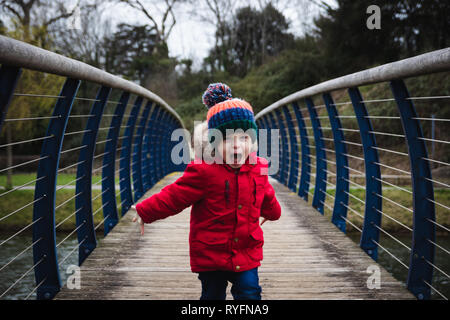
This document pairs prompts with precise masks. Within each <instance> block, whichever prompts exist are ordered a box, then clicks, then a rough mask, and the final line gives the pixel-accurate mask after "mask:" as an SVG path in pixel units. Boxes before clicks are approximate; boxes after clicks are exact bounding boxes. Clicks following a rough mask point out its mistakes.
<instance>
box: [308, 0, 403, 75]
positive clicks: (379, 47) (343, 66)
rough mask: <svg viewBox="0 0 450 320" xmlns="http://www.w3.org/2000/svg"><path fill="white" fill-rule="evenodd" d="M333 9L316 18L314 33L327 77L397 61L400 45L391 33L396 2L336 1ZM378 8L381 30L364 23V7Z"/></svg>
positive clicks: (387, 0) (394, 22)
mask: <svg viewBox="0 0 450 320" xmlns="http://www.w3.org/2000/svg"><path fill="white" fill-rule="evenodd" d="M337 3H338V7H337V8H336V9H332V8H329V9H328V10H327V12H326V13H325V14H323V15H321V16H320V17H319V18H317V19H316V20H315V25H316V27H317V30H316V32H315V35H316V36H317V37H318V38H319V43H320V46H321V48H322V50H323V51H324V53H325V57H326V62H327V70H329V76H330V77H336V76H340V75H343V74H348V73H351V72H355V71H359V70H361V69H365V68H368V67H370V66H373V65H376V64H379V63H386V62H389V61H394V60H398V58H399V53H400V46H399V44H398V42H397V41H396V39H395V38H394V36H393V34H392V30H394V29H395V28H396V21H395V18H394V16H395V12H396V8H395V3H393V2H392V1H389V0H381V1H380V0H379V1H372V0H361V1H352V0H337ZM372 4H376V5H378V6H379V7H380V8H381V29H374V30H370V29H368V28H367V26H366V20H367V18H368V15H367V14H366V9H367V7H368V6H369V5H372Z"/></svg>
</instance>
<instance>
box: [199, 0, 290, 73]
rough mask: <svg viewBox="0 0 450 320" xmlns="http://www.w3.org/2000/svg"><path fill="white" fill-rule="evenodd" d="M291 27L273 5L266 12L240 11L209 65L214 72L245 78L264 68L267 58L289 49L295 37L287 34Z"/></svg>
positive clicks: (224, 32)
mask: <svg viewBox="0 0 450 320" xmlns="http://www.w3.org/2000/svg"><path fill="white" fill-rule="evenodd" d="M288 28H289V23H288V21H287V20H286V18H285V17H284V16H283V14H282V13H281V12H279V11H278V10H277V9H276V8H275V7H273V6H272V4H270V3H269V4H268V5H267V6H266V7H265V8H264V9H263V10H262V11H258V10H255V9H252V8H251V7H244V8H240V9H239V10H238V11H237V12H236V15H235V16H234V18H233V20H232V21H231V22H227V23H225V24H224V26H223V28H222V30H221V32H222V33H223V35H218V33H217V32H216V37H219V36H220V37H221V42H220V43H219V44H218V45H217V46H215V47H214V48H213V49H212V50H211V52H210V55H209V57H208V58H207V60H206V62H207V63H208V64H209V65H210V67H211V69H212V70H224V71H226V72H228V73H230V74H232V75H237V76H241V77H242V76H245V74H247V73H248V71H250V69H251V68H253V67H257V66H260V65H262V64H263V63H264V62H265V60H266V59H267V57H272V56H275V55H277V54H279V53H280V52H281V51H282V50H283V49H285V48H287V47H289V46H290V45H291V44H292V41H293V35H291V34H290V33H288V32H287V30H288Z"/></svg>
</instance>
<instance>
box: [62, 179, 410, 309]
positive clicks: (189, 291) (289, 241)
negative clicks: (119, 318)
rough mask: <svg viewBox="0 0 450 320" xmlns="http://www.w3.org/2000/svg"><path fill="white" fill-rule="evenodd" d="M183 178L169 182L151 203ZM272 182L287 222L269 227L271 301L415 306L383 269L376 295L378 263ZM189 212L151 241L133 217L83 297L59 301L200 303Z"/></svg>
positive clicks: (108, 245)
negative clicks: (371, 280) (370, 284)
mask: <svg viewBox="0 0 450 320" xmlns="http://www.w3.org/2000/svg"><path fill="white" fill-rule="evenodd" d="M180 175H181V173H173V174H171V175H168V176H166V177H165V178H164V179H163V180H161V181H160V182H159V183H158V184H157V185H156V186H155V187H153V188H152V189H151V190H150V191H148V192H147V193H146V194H145V196H144V198H147V197H149V196H150V195H151V194H153V193H156V192H158V191H159V190H161V188H162V187H164V186H165V185H167V184H169V183H172V182H173V181H175V180H176V179H177V178H178V177H179V176H180ZM270 181H271V183H272V185H273V186H274V188H275V190H276V194H277V198H278V200H279V201H280V204H281V207H282V216H281V219H280V220H278V221H276V222H271V221H268V222H266V223H265V224H264V225H263V227H262V228H263V230H264V238H265V243H264V260H263V261H262V266H261V267H260V269H259V277H260V285H261V286H262V288H263V291H262V298H263V299H414V296H413V295H412V294H410V293H409V291H407V290H406V289H405V286H404V284H402V283H400V282H399V281H397V280H395V279H394V278H393V277H392V276H391V275H390V274H389V273H388V272H387V271H386V270H385V269H383V268H382V267H380V270H381V288H380V289H368V288H367V279H368V277H369V276H370V274H369V273H367V268H368V267H369V266H371V265H374V264H375V262H374V261H373V260H372V259H370V258H369V257H368V256H367V255H366V254H365V253H364V252H363V251H362V250H361V249H360V248H359V247H358V245H356V244H355V243H354V242H353V241H352V240H351V239H349V238H348V237H346V236H345V235H344V234H343V233H341V232H340V231H338V229H337V228H336V227H335V226H334V225H332V224H331V222H329V221H328V220H327V219H325V218H324V217H323V216H321V215H320V214H319V213H318V212H317V211H316V210H315V209H313V208H312V207H311V206H310V205H309V204H308V203H306V202H305V201H304V200H303V199H301V198H300V197H298V196H297V195H296V194H295V193H293V192H291V191H290V190H288V189H287V188H286V187H285V186H283V185H282V184H280V183H278V182H277V181H276V180H274V179H272V178H271V179H270ZM189 212H190V208H187V209H186V210H184V211H183V212H181V213H180V214H178V215H176V216H173V217H170V218H168V219H165V220H161V221H157V222H155V223H153V224H150V225H146V229H145V235H144V236H141V235H140V233H139V229H138V226H137V225H136V224H134V223H132V222H131V219H132V218H133V215H134V213H133V212H130V213H128V214H127V215H125V217H124V218H123V219H122V220H121V221H120V223H119V224H118V225H117V226H116V227H115V228H114V230H113V231H112V232H111V233H110V234H109V235H108V236H107V237H106V238H105V239H103V240H101V241H100V242H99V245H98V248H97V249H96V250H95V251H94V252H93V253H92V254H91V255H90V257H89V258H88V259H87V260H86V261H85V262H84V264H83V266H82V267H81V289H79V290H77V289H72V290H69V289H68V288H67V287H66V286H64V288H63V289H62V290H61V292H60V293H59V294H58V295H57V296H56V299H152V300H156V299H167V300H171V299H177V300H197V299H199V297H200V293H201V286H200V281H199V280H198V279H197V274H195V273H192V272H191V271H190V266H189V250H188V234H189ZM230 287H231V285H229V286H228V294H227V299H232V296H231V294H230V292H229V290H230Z"/></svg>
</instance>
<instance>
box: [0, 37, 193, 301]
mask: <svg viewBox="0 0 450 320" xmlns="http://www.w3.org/2000/svg"><path fill="white" fill-rule="evenodd" d="M0 64H1V69H0V132H1V130H2V128H3V127H4V125H5V121H6V122H8V121H13V120H14V121H16V120H18V121H26V120H33V119H8V118H7V114H8V108H9V106H10V104H11V101H12V100H13V98H14V97H15V96H19V95H23V96H29V97H38V96H40V97H49V98H50V96H48V95H47V96H46V95H44V94H41V93H36V92H35V93H31V94H28V93H18V92H16V91H15V88H16V86H17V83H18V81H19V80H20V76H21V73H22V70H23V69H27V70H32V71H34V72H42V73H46V74H52V75H57V76H60V77H64V78H65V83H64V85H63V88H62V90H61V92H60V93H59V95H55V96H53V97H52V98H54V99H56V105H55V107H54V109H53V114H52V115H51V116H48V117H47V116H46V117H36V118H35V119H43V118H45V119H48V120H49V124H48V126H47V133H46V136H45V137H43V138H38V139H31V140H28V141H19V142H13V143H10V144H5V145H2V146H1V148H7V147H11V146H12V145H17V144H27V143H32V142H35V141H37V140H38V141H42V147H41V150H42V151H41V155H40V157H39V158H38V159H37V160H33V161H31V162H38V170H37V177H36V179H35V180H34V181H31V182H29V183H27V184H26V185H23V186H19V187H14V188H13V190H9V191H6V192H2V193H0V197H2V196H5V195H7V194H10V193H11V192H14V191H17V190H20V189H23V188H25V187H30V186H33V184H34V186H35V196H34V201H32V202H31V203H29V204H27V205H26V206H25V207H22V208H19V209H17V210H14V211H13V212H12V213H10V214H7V215H6V216H4V217H1V218H0V221H2V220H4V219H7V218H9V217H11V216H13V215H15V214H20V212H21V211H22V210H23V209H24V208H26V207H31V206H33V208H34V209H33V220H32V222H31V223H30V224H29V225H27V226H26V227H24V228H23V229H22V230H19V232H17V233H16V234H15V235H18V234H20V233H21V232H23V231H26V230H27V229H31V228H32V231H33V238H32V244H31V245H30V246H29V247H28V249H32V250H33V263H32V264H31V266H32V267H31V269H29V270H28V271H27V272H26V273H25V274H23V275H22V276H21V277H20V278H19V279H18V280H17V281H16V282H14V283H13V284H12V285H11V286H9V287H7V289H6V290H5V291H4V292H0V297H4V296H6V295H7V294H8V292H9V291H10V290H11V289H13V288H14V286H15V285H16V284H17V283H18V282H19V281H20V280H21V279H22V278H23V277H25V276H27V275H28V274H30V273H31V272H32V271H33V270H34V273H35V281H36V286H35V288H34V290H33V291H32V292H31V293H30V294H29V295H28V296H27V298H28V297H29V296H30V295H31V294H33V293H34V292H36V296H37V298H38V299H51V298H53V297H54V296H55V295H56V294H57V292H58V291H59V290H60V288H61V271H60V267H61V264H62V262H63V261H64V260H66V259H67V258H68V257H69V255H68V256H66V257H64V259H62V260H61V261H58V249H57V247H58V246H59V245H61V243H62V242H63V241H64V240H66V239H67V238H68V237H69V236H71V235H72V234H73V235H75V234H76V235H77V238H78V244H77V245H76V246H75V248H74V249H73V250H72V252H70V254H72V253H73V252H76V251H78V254H79V255H78V261H79V264H81V263H83V261H84V260H85V259H86V258H87V257H88V256H89V254H90V253H91V252H92V251H93V250H94V249H95V247H96V245H97V240H96V230H97V229H98V228H99V227H100V226H101V225H103V227H104V234H105V235H107V234H108V232H109V231H111V229H112V228H114V226H115V225H116V224H117V222H118V221H119V219H120V216H122V215H124V214H125V213H126V212H127V211H128V209H129V208H130V207H131V205H132V204H133V203H135V202H136V201H138V199H139V198H140V197H142V196H143V195H144V193H145V192H146V191H147V190H149V189H150V188H151V187H152V186H153V185H154V184H155V183H156V182H157V181H158V180H159V179H161V178H162V177H164V176H165V175H167V174H168V173H170V172H173V171H183V170H184V168H185V165H186V164H183V163H182V164H180V165H175V164H173V163H171V159H170V157H165V158H164V161H161V159H160V157H161V153H160V152H166V153H167V152H168V150H170V148H171V146H173V145H174V143H177V142H174V141H171V132H172V131H173V130H175V129H178V128H180V129H184V125H183V122H182V120H181V118H180V117H179V116H178V114H177V113H176V112H175V110H174V109H173V108H172V107H170V106H169V105H168V104H167V103H166V102H165V101H164V100H162V99H161V98H160V97H159V96H157V95H155V94H154V93H152V92H151V91H149V90H147V89H145V88H143V87H141V86H139V85H137V84H135V83H132V82H130V81H127V80H124V79H122V78H120V77H117V76H114V75H111V74H109V73H107V72H105V71H102V70H99V69H97V68H94V67H92V66H89V65H87V64H85V63H82V62H80V61H76V60H73V59H69V58H67V57H63V56H61V55H58V54H56V53H53V52H49V51H46V50H43V49H40V48H37V47H35V46H32V45H29V44H26V43H23V42H20V41H17V40H14V39H10V38H7V37H3V36H0ZM81 84H84V85H85V86H86V87H89V86H95V87H99V89H98V93H97V96H96V97H92V98H91V97H78V96H77V93H78V89H79V88H80V85H81ZM112 91H114V92H115V94H116V95H117V94H119V95H120V98H119V99H118V101H115V100H111V96H112ZM75 101H87V102H88V103H91V108H90V112H89V114H87V115H81V116H80V115H71V112H72V111H73V109H74V108H75V107H73V105H74V102H75ZM109 105H111V106H113V107H114V109H113V110H112V111H111V112H110V114H105V110H106V108H107V107H108V106H109ZM141 107H142V109H143V112H142V113H140V112H139V111H140V109H141ZM130 109H131V111H128V113H127V111H126V110H130ZM139 114H141V116H140V117H139V119H138V116H139ZM156 115H157V117H156ZM72 118H84V119H86V126H85V128H84V130H81V129H83V128H80V131H77V132H70V133H69V132H66V128H67V126H68V124H69V123H70V120H71V119H72ZM103 118H104V119H105V120H106V121H108V122H109V123H110V124H109V127H105V128H101V127H100V123H101V121H102V119H103ZM161 128H162V129H161ZM100 131H101V132H102V134H103V133H104V134H105V135H107V136H106V139H104V140H101V141H99V139H98V137H99V136H100V135H101V133H100ZM73 134H81V135H82V139H81V140H82V142H81V145H80V146H79V147H76V148H71V149H68V150H64V151H62V146H63V141H64V137H65V136H67V135H73ZM189 140H190V139H189V137H185V139H184V142H185V143H188V144H189ZM99 145H104V152H103V153H102V154H98V155H95V151H96V147H98V146H99ZM119 145H120V148H119ZM70 152H79V156H78V161H77V162H76V163H75V164H72V165H70V166H67V167H65V168H59V162H60V158H61V155H62V154H63V153H64V154H67V153H70ZM118 152H120V153H119V154H117V153H118ZM155 152H157V156H154V153H155ZM101 158H103V159H102V161H101V166H100V167H98V168H96V169H94V165H95V163H96V162H97V161H98V160H101ZM29 162H30V161H29ZM27 163H28V162H27ZM27 163H22V164H19V165H15V166H10V167H7V168H5V169H2V170H1V171H2V172H5V171H7V170H12V169H14V168H18V167H21V166H25V165H27ZM69 168H72V169H76V179H75V180H73V181H71V182H70V183H68V184H66V185H65V186H62V187H57V177H58V173H59V172H62V171H65V170H67V169H69ZM100 171H101V173H102V175H101V180H100V181H99V182H97V183H94V184H93V181H92V177H93V175H94V174H95V173H97V172H98V173H100ZM116 175H118V176H119V179H120V180H119V181H118V184H119V186H120V190H119V191H118V192H116V187H115V184H116V181H115V176H116ZM143 179H145V180H143ZM73 183H76V185H75V195H74V196H73V197H71V198H69V199H67V200H65V201H64V202H63V203H61V204H58V205H55V194H56V192H57V191H58V190H61V189H63V188H64V187H68V186H70V185H73ZM99 184H101V185H100V186H99ZM98 187H101V193H100V194H99V195H97V196H96V197H95V198H94V197H93V196H92V190H93V188H98ZM119 194H120V203H118V202H119V201H116V200H117V199H116V198H117V197H118V196H119ZM99 197H101V200H102V205H101V206H100V207H99V208H97V209H96V210H95V211H94V209H93V202H94V200H95V199H97V198H99ZM70 201H75V212H74V213H73V214H72V215H71V216H69V217H68V218H66V219H69V218H70V217H75V218H76V219H75V220H76V228H75V230H73V231H72V232H71V233H70V234H69V236H67V237H66V239H64V240H63V241H61V242H59V243H58V244H57V240H56V232H55V230H56V227H58V226H59V225H61V224H62V223H64V221H62V222H61V223H58V225H57V226H55V211H56V210H57V209H58V208H60V207H61V206H64V205H66V204H67V203H69V202H70ZM100 210H101V211H103V220H102V221H101V222H100V223H99V224H98V225H94V216H96V217H98V215H99V211H100ZM119 210H121V214H119ZM15 235H13V236H12V237H9V238H8V239H6V240H4V241H2V243H1V244H0V246H6V245H7V242H8V241H9V240H11V239H13V237H14V236H15ZM24 254H25V251H23V252H21V253H19V255H17V256H16V257H14V258H13V259H11V260H10V261H9V262H8V263H6V264H5V265H3V266H2V267H1V269H0V271H1V270H3V269H4V268H6V267H9V266H11V265H12V264H13V263H14V261H15V260H16V259H18V258H20V256H23V255H24Z"/></svg>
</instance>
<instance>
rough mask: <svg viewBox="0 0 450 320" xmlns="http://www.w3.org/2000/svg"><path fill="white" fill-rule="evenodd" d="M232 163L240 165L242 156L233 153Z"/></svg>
mask: <svg viewBox="0 0 450 320" xmlns="http://www.w3.org/2000/svg"><path fill="white" fill-rule="evenodd" d="M232 160H233V163H240V161H241V160H242V154H241V153H233V157H232Z"/></svg>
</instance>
